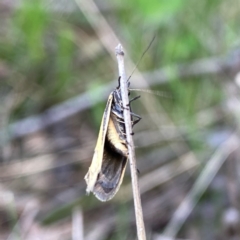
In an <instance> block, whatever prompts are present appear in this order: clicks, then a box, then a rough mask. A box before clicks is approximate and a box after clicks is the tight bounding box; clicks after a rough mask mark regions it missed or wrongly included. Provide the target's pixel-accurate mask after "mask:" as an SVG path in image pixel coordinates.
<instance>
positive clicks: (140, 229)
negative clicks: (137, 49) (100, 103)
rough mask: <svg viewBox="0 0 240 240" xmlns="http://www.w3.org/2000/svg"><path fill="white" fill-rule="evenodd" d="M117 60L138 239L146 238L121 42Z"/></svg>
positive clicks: (116, 50)
mask: <svg viewBox="0 0 240 240" xmlns="http://www.w3.org/2000/svg"><path fill="white" fill-rule="evenodd" d="M115 52H116V56H117V60H118V71H119V76H120V77H121V80H120V81H121V82H120V89H121V95H122V101H123V107H124V112H123V115H124V122H125V128H126V139H127V143H128V144H127V145H128V154H129V156H128V158H129V163H130V171H131V179H132V190H133V199H134V209H135V217H136V226H137V235H138V240H146V233H145V226H144V221H143V213H142V204H141V197H140V192H139V186H138V177H137V166H136V157H135V148H134V142H133V138H132V135H131V133H132V123H131V116H130V111H129V107H128V104H129V99H128V86H127V78H126V73H125V68H124V52H123V47H122V45H121V44H119V45H118V46H117V47H116V48H115Z"/></svg>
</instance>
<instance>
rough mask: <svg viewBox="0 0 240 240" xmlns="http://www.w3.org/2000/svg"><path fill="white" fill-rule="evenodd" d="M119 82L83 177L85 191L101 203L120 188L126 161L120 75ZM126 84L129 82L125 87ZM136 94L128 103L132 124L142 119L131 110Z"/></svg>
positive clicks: (110, 197)
mask: <svg viewBox="0 0 240 240" xmlns="http://www.w3.org/2000/svg"><path fill="white" fill-rule="evenodd" d="M118 82H119V85H118V87H117V88H116V89H115V90H114V91H112V92H111V93H110V95H109V97H108V101H107V105H106V108H105V110H104V113H103V118H102V122H101V126H100V130H99V135H98V139H97V144H96V147H95V150H94V155H93V158H92V163H91V165H90V167H89V170H88V173H87V174H86V176H85V181H86V183H87V189H86V191H87V193H88V194H89V193H90V192H93V194H94V195H95V196H96V197H97V198H98V199H99V200H100V201H103V202H105V201H108V200H110V199H112V198H113V197H114V195H115V194H116V193H117V191H118V190H119V188H120V185H121V183H122V180H123V176H124V173H125V169H126V164H127V160H128V147H127V141H126V130H125V122H124V117H123V104H122V96H121V92H120V77H119V79H118ZM129 85H130V83H129V82H128V87H129ZM129 95H130V92H129ZM139 97H140V96H137V97H135V98H133V99H132V100H130V102H129V109H130V114H131V122H132V126H134V125H135V124H136V123H138V122H139V121H140V120H141V117H140V116H138V115H137V114H135V113H133V112H132V111H131V107H130V103H131V102H132V101H134V100H136V99H137V98H139ZM134 118H135V120H134Z"/></svg>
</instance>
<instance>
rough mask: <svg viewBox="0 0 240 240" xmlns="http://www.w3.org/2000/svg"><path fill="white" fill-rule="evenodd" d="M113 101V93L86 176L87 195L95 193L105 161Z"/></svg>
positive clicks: (104, 114) (108, 102) (105, 111)
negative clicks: (104, 152) (94, 189)
mask: <svg viewBox="0 0 240 240" xmlns="http://www.w3.org/2000/svg"><path fill="white" fill-rule="evenodd" d="M112 100H113V93H111V94H110V95H109V97H108V101H107V105H106V108H105V110H104V113H103V118H102V122H101V126H100V130H99V134H98V139H97V144H96V147H95V150H94V155H93V158H92V163H91V165H90V167H89V169H88V172H87V174H86V175H85V177H84V179H85V181H86V183H87V189H86V191H87V193H90V192H92V191H93V188H94V185H95V183H96V181H97V177H98V174H99V172H100V171H101V166H102V159H103V151H104V143H105V138H106V133H107V128H108V122H109V118H110V113H111V105H112Z"/></svg>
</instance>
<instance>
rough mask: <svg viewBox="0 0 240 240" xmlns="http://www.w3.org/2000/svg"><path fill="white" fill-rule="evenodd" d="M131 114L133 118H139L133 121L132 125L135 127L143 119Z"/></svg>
mask: <svg viewBox="0 0 240 240" xmlns="http://www.w3.org/2000/svg"><path fill="white" fill-rule="evenodd" d="M130 114H131V115H132V116H134V117H135V118H137V119H136V120H134V121H132V125H133V126H134V125H135V124H137V123H138V122H139V121H140V120H141V119H142V118H141V117H140V116H139V115H137V114H136V113H133V112H130Z"/></svg>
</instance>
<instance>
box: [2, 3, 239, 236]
mask: <svg viewBox="0 0 240 240" xmlns="http://www.w3.org/2000/svg"><path fill="white" fill-rule="evenodd" d="M96 9H97V10H96ZM102 18H104V19H105V20H106V22H105V23H104V24H106V25H104V24H103V22H102ZM0 21H1V25H0V99H1V106H0V134H1V137H0V139H1V142H0V143H1V149H0V163H1V169H0V179H1V183H0V189H1V192H2V193H1V196H2V199H3V200H2V201H1V203H0V211H1V215H0V223H1V226H0V238H1V239H25V240H27V239H31V240H32V239H38V238H37V237H41V239H76V240H78V239H79V240H80V239H82V238H81V234H83V232H84V236H85V238H84V239H91V240H94V239H98V240H99V239H111V240H117V239H135V228H133V226H135V224H134V215H133V204H132V200H131V194H130V191H129V184H130V175H129V171H128V170H127V173H126V176H125V179H124V183H123V187H122V188H123V190H120V192H119V194H117V196H116V200H112V201H111V202H107V203H100V202H98V201H97V200H96V199H95V198H94V197H93V196H85V187H86V186H85V182H84V180H83V177H84V175H85V174H86V172H87V169H88V167H89V165H90V161H91V158H92V154H93V149H94V146H95V143H96V138H97V134H98V129H99V125H100V121H101V118H102V113H103V111H104V107H105V104H106V99H107V95H108V94H109V93H110V91H112V90H113V89H114V88H115V86H117V78H118V72H117V63H116V59H115V58H113V57H112V55H114V47H115V46H116V44H117V43H116V42H115V38H114V37H113V35H114V34H115V35H114V36H115V37H116V36H117V37H118V38H119V39H120V41H121V42H122V44H123V45H124V47H125V49H126V56H127V58H128V59H132V61H133V63H135V64H136V63H137V62H138V61H139V59H140V58H141V56H142V54H143V52H144V51H145V49H146V48H147V47H148V46H149V43H150V42H151V40H152V39H153V37H154V36H155V40H154V41H153V44H152V45H151V47H150V48H149V49H148V51H147V52H146V54H145V55H144V57H143V58H142V59H141V61H140V63H139V65H138V69H139V71H140V72H142V73H143V76H144V77H145V79H146V82H144V81H143V80H142V78H140V77H139V75H138V74H139V73H136V72H135V73H133V75H132V76H131V84H132V86H133V88H138V86H143V85H142V83H144V84H145V85H144V86H146V84H147V86H148V88H150V89H152V90H154V91H155V92H157V93H158V94H159V91H161V94H165V95H167V98H162V97H159V96H156V95H149V94H148V93H141V99H140V100H139V101H138V102H136V103H134V104H133V109H134V112H136V113H137V114H139V115H141V116H142V117H143V119H142V121H141V122H140V123H139V124H138V126H136V128H135V144H136V151H137V158H138V166H139V170H140V172H141V174H140V187H141V186H145V187H143V189H144V190H143V194H142V201H143V208H144V217H145V222H146V228H147V234H148V237H147V239H154V240H157V239H162V238H161V236H160V234H162V233H163V232H164V233H166V234H169V236H171V237H173V239H174V238H175V237H179V238H182V239H211V240H212V239H228V240H229V239H239V232H240V229H239V224H240V222H239V219H240V216H239V207H240V206H239V197H240V189H239V182H240V176H239V173H238V171H237V170H239V169H240V165H239V157H238V154H237V152H238V148H239V147H236V148H234V147H233V148H234V149H232V146H236V144H237V146H238V144H239V140H238V139H239V135H238V126H239V108H238V107H237V106H238V100H236V99H238V96H239V82H240V81H239V75H238V72H239V70H240V55H239V44H240V40H239V34H240V27H239V22H240V2H239V1H238V0H228V1H224V0H212V1H207V0H202V1H197V0H185V1H181V0H172V1H167V0H151V1H144V0H132V1H127V0H122V1H119V0H112V1H103V0H97V1H95V2H93V1H85V0H75V1H66V0H61V1H57V0H52V1H47V0H35V1H32V0H19V1H17V0H16V1H15V0H13V1H8V0H2V1H1V2H0ZM106 26H107V27H109V28H107V27H106ZM109 29H110V30H111V32H110V30H109ZM106 42H108V43H109V44H106ZM126 69H127V74H130V73H131V71H132V66H131V65H126ZM237 76H238V77H237ZM135 94H136V93H134V92H133V93H132V95H133V96H134V95H135ZM149 99H150V100H151V102H149V101H150V100H149ZM233 133H234V137H235V138H234V141H235V142H234V143H232V142H231V144H229V142H228V141H230V140H231V136H232V135H231V134H233ZM229 139H230V140H229ZM225 143H226V146H225V145H224V144H225ZM220 144H223V145H220ZM234 144H235V145H234ZM229 146H230V147H229ZM228 147H229V148H228ZM216 149H217V150H216ZM215 150H216V151H220V153H221V154H220V155H221V156H226V155H227V156H228V155H230V157H226V158H227V159H229V161H226V162H223V163H222V164H223V166H222V167H221V166H220V165H221V164H220V163H219V164H220V165H219V168H220V170H219V171H218V169H217V167H216V172H215V174H213V175H212V177H214V178H213V181H210V182H209V183H205V187H206V191H205V190H199V189H198V188H196V185H194V182H196V181H197V180H198V179H199V176H200V175H201V173H203V172H204V169H207V168H208V162H210V160H211V159H212V158H214V156H215V155H214V154H215V153H216V152H215V153H214V151H215ZM223 150H225V151H226V153H225V152H224V153H222V152H221V151H223ZM217 153H218V152H217ZM187 154H190V155H191V158H192V159H194V161H192V162H191V161H190V162H188V161H187V160H186V163H185V162H182V161H183V160H184V159H188V158H187V157H186V156H188V155H187ZM184 161H185V160H184ZM191 164H192V165H191ZM157 170H158V171H159V172H157ZM161 170H162V171H163V176H162V175H159V173H161ZM210 175H211V174H210ZM215 175H216V176H215ZM151 176H152V179H155V181H156V182H154V183H153V181H152V180H149V179H151ZM208 177H209V176H208ZM210 177H211V176H210ZM141 179H143V180H142V182H141ZM146 179H148V180H149V181H147V180H146ZM141 184H142V185H141ZM193 189H195V190H193ZM196 189H198V190H196ZM189 191H190V192H191V191H196V196H194V200H196V204H197V205H196V208H194V209H193V210H192V211H191V213H190V216H189V215H187V220H186V221H185V222H184V224H183V227H182V225H181V224H180V223H179V222H178V225H179V226H180V225H181V227H182V228H181V231H176V232H174V230H173V229H172V228H171V226H172V225H171V219H174V215H173V213H174V211H175V210H176V209H177V208H178V207H179V205H180V204H181V203H182V202H183V201H184V199H185V198H186V196H188V193H189ZM198 191H199V192H198ZM126 196H127V197H126ZM195 198H196V199H195ZM129 200H130V201H129ZM229 215H230V217H229ZM82 217H83V223H82V227H83V226H84V227H83V228H82V229H84V231H80V230H79V229H78V230H76V229H75V228H74V226H75V224H80V223H81V219H82ZM229 219H230V220H229ZM232 219H234V220H232ZM60 220H61V221H60ZM79 222H80V223H79ZM30 223H31V224H30ZM80 225H81V224H80ZM71 226H73V227H71ZM77 226H78V225H77ZM74 229H75V230H74ZM166 229H168V230H166ZM169 229H170V230H169ZM78 231H80V233H79V232H78ZM94 234H95V235H94ZM236 236H238V238H236Z"/></svg>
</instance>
